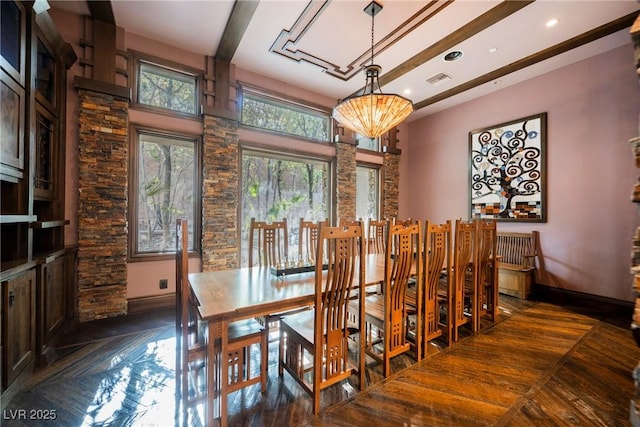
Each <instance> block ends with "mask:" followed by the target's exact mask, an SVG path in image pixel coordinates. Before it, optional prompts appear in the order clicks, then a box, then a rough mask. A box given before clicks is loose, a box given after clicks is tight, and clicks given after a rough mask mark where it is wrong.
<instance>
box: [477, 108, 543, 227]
mask: <svg viewBox="0 0 640 427" xmlns="http://www.w3.org/2000/svg"><path fill="white" fill-rule="evenodd" d="M545 134H546V113H543V114H539V115H536V116H531V117H527V118H524V119H520V120H517V121H515V122H510V123H505V124H501V125H497V126H493V127H490V128H485V129H479V130H475V131H472V132H470V133H469V143H470V152H471V168H470V169H471V170H470V189H471V194H470V198H471V215H470V216H471V218H485V219H497V220H501V221H538V222H543V221H546V218H545V205H544V179H543V178H544V176H543V175H544V174H543V172H544V146H545V139H546V135H545Z"/></svg>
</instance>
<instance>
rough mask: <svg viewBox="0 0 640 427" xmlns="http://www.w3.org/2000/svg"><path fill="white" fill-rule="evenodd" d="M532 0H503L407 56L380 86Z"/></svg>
mask: <svg viewBox="0 0 640 427" xmlns="http://www.w3.org/2000/svg"><path fill="white" fill-rule="evenodd" d="M533 1H534V0H522V1H503V2H502V3H500V4H498V5H497V6H496V7H494V8H492V9H490V10H489V11H487V12H485V13H483V14H482V15H480V16H478V17H477V18H476V19H474V20H473V21H471V22H469V23H468V24H466V25H464V26H463V27H461V28H459V29H458V30H456V31H454V32H453V33H451V34H449V35H448V36H446V37H443V38H442V39H441V40H440V41H438V42H436V43H434V44H432V45H431V46H429V47H428V48H426V49H424V50H423V51H421V52H419V53H417V54H416V55H414V56H413V57H411V58H409V59H408V60H407V61H405V62H403V63H402V64H400V65H398V66H397V67H395V68H394V69H393V70H391V71H389V72H387V73H385V74H384V75H382V76H380V79H379V81H380V86H384V85H385V84H387V83H390V82H392V81H393V80H395V79H397V78H399V77H401V76H403V75H404V74H407V73H408V72H410V71H412V70H414V69H416V68H418V67H419V66H420V65H422V64H424V63H425V62H427V61H429V60H431V59H433V58H435V57H437V56H439V55H441V54H443V53H444V52H446V51H448V50H449V49H451V48H452V47H454V46H457V45H458V44H460V43H462V42H463V41H465V40H467V39H469V38H471V37H473V36H475V35H476V34H478V33H479V32H480V31H482V30H485V29H487V28H489V27H491V26H492V25H494V24H496V23H497V22H500V21H501V20H503V19H505V18H506V17H508V16H509V15H511V14H513V13H515V12H517V11H519V10H520V9H522V8H523V7H525V6H528V5H529V4H531V3H533Z"/></svg>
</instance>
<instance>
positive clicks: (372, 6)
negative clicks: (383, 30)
mask: <svg viewBox="0 0 640 427" xmlns="http://www.w3.org/2000/svg"><path fill="white" fill-rule="evenodd" d="M375 9H376V6H375V4H374V3H371V65H373V27H374V25H375V21H376V20H375V14H376V13H375Z"/></svg>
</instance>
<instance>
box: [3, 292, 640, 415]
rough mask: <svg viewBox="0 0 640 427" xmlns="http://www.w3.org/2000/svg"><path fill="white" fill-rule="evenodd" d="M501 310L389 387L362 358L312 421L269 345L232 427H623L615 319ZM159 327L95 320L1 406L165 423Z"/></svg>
mask: <svg viewBox="0 0 640 427" xmlns="http://www.w3.org/2000/svg"><path fill="white" fill-rule="evenodd" d="M500 307H501V314H500V316H499V321H498V322H497V323H496V324H491V323H489V322H487V321H483V322H482V327H483V330H482V331H481V332H480V333H478V334H473V333H472V332H471V331H470V330H469V329H468V328H466V327H464V328H461V337H462V338H461V340H460V341H459V342H458V343H456V344H454V345H453V346H451V347H447V346H446V343H445V341H444V340H443V339H437V340H435V341H434V342H433V343H430V345H429V347H428V352H427V356H426V358H425V359H424V360H423V361H421V362H419V363H416V362H415V360H413V359H412V357H411V355H408V354H405V355H401V356H398V357H396V358H394V359H392V371H393V372H394V374H393V375H391V376H390V377H389V378H386V379H384V378H383V377H382V370H381V365H380V364H379V363H377V362H375V361H373V360H372V359H369V358H367V371H366V378H367V388H366V390H364V391H363V392H360V393H358V390H357V379H356V377H355V376H354V377H352V378H351V379H350V381H349V382H343V383H340V384H336V385H334V386H332V387H330V388H329V389H327V390H325V391H323V393H322V395H321V400H322V408H323V411H322V413H321V414H320V415H319V416H313V415H311V399H310V398H309V396H308V395H306V393H304V391H302V389H301V388H300V387H299V385H298V384H296V383H295V382H294V381H293V380H292V379H291V377H290V376H288V374H285V375H284V376H283V377H279V376H278V374H277V371H278V370H277V358H278V357H277V350H278V343H277V341H274V342H272V343H271V345H270V347H269V351H270V354H269V361H270V363H269V379H268V386H267V392H266V393H265V394H261V393H260V387H259V386H258V385H256V386H252V387H249V388H247V389H243V390H240V391H238V392H235V393H232V394H231V395H230V396H229V407H228V408H229V425H230V426H234V427H235V426H269V427H279V426H311V427H316V426H322V427H325V426H339V427H342V426H364V427H378V426H385V427H386V426H390V427H391V426H393V427H396V426H403V425H407V426H409V425H411V426H474V427H475V426H483V425H487V426H489V425H490V426H507V425H508V426H518V427H520V426H546V425H550V426H563V425H584V426H600V425H606V426H623V427H624V426H628V425H629V421H628V419H629V416H628V413H629V400H630V398H631V396H632V395H633V392H634V388H633V380H632V378H631V372H632V370H633V368H634V367H635V365H636V364H637V363H638V361H640V349H638V347H637V345H636V344H635V341H634V340H633V338H632V336H631V333H630V331H629V330H628V329H627V328H628V327H627V326H626V325H625V322H624V321H621V320H620V319H619V318H617V317H615V316H616V314H615V313H613V317H611V316H609V315H608V314H607V313H599V312H598V311H597V305H594V306H589V307H586V308H585V310H581V309H580V307H576V306H571V307H562V306H559V305H556V304H550V303H546V302H536V301H521V300H517V299H515V298H510V297H504V298H502V296H501V300H500ZM168 315H169V316H171V315H172V314H171V313H169V314H168ZM608 319H613V320H612V321H609V320H608ZM156 320H158V322H150V321H147V320H144V321H141V323H140V324H138V325H136V324H133V325H131V324H127V322H125V321H124V320H119V321H117V322H113V329H110V326H109V324H108V323H107V322H97V324H95V325H93V324H92V325H90V327H88V328H86V330H84V331H78V332H77V333H75V336H70V337H68V338H67V339H66V340H64V341H63V342H64V344H63V345H62V346H61V347H60V348H58V349H56V352H57V354H59V360H57V361H55V362H54V363H53V364H51V365H50V366H48V367H46V368H44V369H42V370H41V371H39V372H37V373H36V374H35V375H34V376H33V377H32V378H31V379H30V381H29V382H28V385H27V388H25V389H24V390H23V391H21V392H19V393H18V394H17V395H16V397H15V398H14V399H13V400H12V401H11V402H9V403H8V404H7V405H6V409H13V410H15V409H24V408H42V409H55V410H56V411H57V414H58V417H59V419H58V421H59V422H58V423H56V425H64V426H76V425H77V426H80V425H83V424H84V425H120V426H138V425H156V426H165V425H173V420H174V419H173V416H174V396H173V390H174V371H173V370H174V357H175V354H174V352H175V347H174V346H175V336H174V333H175V329H174V328H173V326H172V325H171V321H169V320H167V318H166V316H165V317H164V318H163V317H162V316H156ZM627 323H628V322H627ZM140 325H142V326H140ZM158 325H159V326H158ZM202 414H203V412H202V408H196V410H195V411H191V417H190V424H189V425H190V426H194V427H199V426H201V425H204V423H203V421H202V418H201V417H202ZM2 425H3V427H4V426H5V425H7V426H11V427H12V426H22V425H29V427H32V426H34V425H43V426H44V425H47V426H48V425H51V424H45V423H40V424H38V423H29V424H26V423H24V422H23V421H21V420H17V419H15V420H3V424H2Z"/></svg>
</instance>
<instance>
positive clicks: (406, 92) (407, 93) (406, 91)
mask: <svg viewBox="0 0 640 427" xmlns="http://www.w3.org/2000/svg"><path fill="white" fill-rule="evenodd" d="M402 93H404V94H405V95H411V89H405V90H403V91H402Z"/></svg>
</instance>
